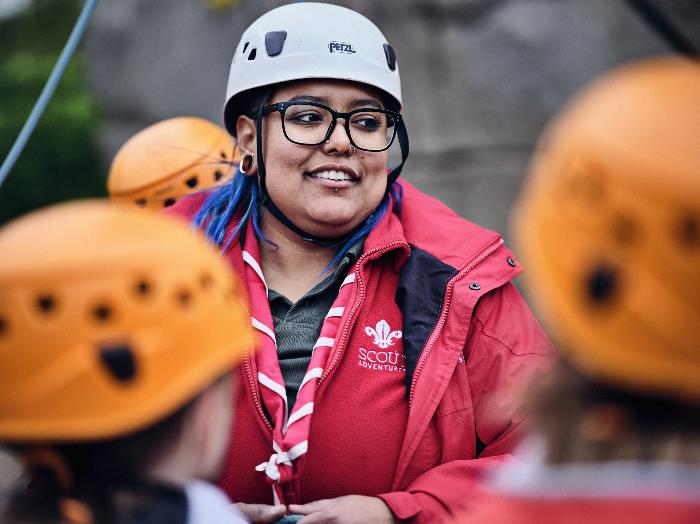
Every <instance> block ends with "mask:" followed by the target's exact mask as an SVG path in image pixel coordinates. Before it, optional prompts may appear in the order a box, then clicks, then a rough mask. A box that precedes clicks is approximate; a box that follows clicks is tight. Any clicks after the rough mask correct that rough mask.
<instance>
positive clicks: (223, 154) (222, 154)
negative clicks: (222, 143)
mask: <svg viewBox="0 0 700 524" xmlns="http://www.w3.org/2000/svg"><path fill="white" fill-rule="evenodd" d="M219 155H220V156H221V158H223V159H224V160H228V156H227V155H226V151H221V152H220V153H219Z"/></svg>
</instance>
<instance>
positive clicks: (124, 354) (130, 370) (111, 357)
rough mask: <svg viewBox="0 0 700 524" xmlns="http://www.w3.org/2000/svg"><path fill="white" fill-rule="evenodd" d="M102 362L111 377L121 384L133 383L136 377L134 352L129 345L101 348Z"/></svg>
mask: <svg viewBox="0 0 700 524" xmlns="http://www.w3.org/2000/svg"><path fill="white" fill-rule="evenodd" d="M100 361H101V362H102V365H103V366H104V367H105V369H106V370H107V371H109V373H110V375H112V376H113V377H114V378H115V379H117V380H118V381H119V382H131V381H132V380H133V379H134V377H135V376H136V361H135V359H134V351H133V349H131V346H130V345H129V344H112V345H105V346H102V347H100Z"/></svg>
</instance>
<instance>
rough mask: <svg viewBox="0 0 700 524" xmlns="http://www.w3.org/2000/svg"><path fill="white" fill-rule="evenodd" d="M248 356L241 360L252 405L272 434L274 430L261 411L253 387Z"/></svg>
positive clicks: (258, 399)
mask: <svg viewBox="0 0 700 524" xmlns="http://www.w3.org/2000/svg"><path fill="white" fill-rule="evenodd" d="M250 358H251V356H250V355H247V356H246V357H245V359H244V360H243V365H244V366H245V369H246V376H247V377H248V387H249V388H250V392H251V393H252V395H253V404H254V405H255V409H256V410H257V411H258V415H260V418H261V419H262V420H263V422H265V425H266V426H267V427H268V429H269V430H270V431H271V432H272V431H274V428H273V427H272V424H270V421H269V420H267V417H266V416H265V412H264V411H263V408H262V403H261V402H260V397H259V396H258V390H257V388H256V387H255V386H256V385H257V384H256V382H257V381H256V380H255V377H253V371H252V370H251V369H250Z"/></svg>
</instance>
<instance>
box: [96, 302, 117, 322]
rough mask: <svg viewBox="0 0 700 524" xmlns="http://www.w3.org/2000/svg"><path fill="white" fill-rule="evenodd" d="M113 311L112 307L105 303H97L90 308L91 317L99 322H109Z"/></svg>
mask: <svg viewBox="0 0 700 524" xmlns="http://www.w3.org/2000/svg"><path fill="white" fill-rule="evenodd" d="M113 313H114V312H113V311H112V308H111V307H109V306H108V305H107V304H98V305H96V306H95V307H94V308H92V317H93V318H94V319H95V320H96V321H97V322H99V323H105V322H109V320H110V319H111V318H112V315H113Z"/></svg>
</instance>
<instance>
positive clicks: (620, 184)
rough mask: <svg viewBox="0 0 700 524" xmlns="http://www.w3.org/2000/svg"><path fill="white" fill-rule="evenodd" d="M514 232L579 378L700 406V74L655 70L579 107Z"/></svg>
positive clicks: (537, 169) (594, 90)
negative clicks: (601, 381)
mask: <svg viewBox="0 0 700 524" xmlns="http://www.w3.org/2000/svg"><path fill="white" fill-rule="evenodd" d="M512 225H513V228H514V231H515V234H516V241H518V243H519V247H520V250H521V254H522V258H523V261H524V262H525V263H526V265H527V266H528V267H529V271H528V273H529V274H528V276H527V277H526V278H527V284H528V287H529V290H530V291H531V295H532V297H533V299H534V302H535V305H536V306H538V309H539V312H540V313H541V315H542V318H543V320H544V322H545V323H546V324H547V325H548V327H549V328H550V330H551V332H552V334H553V336H554V337H555V338H556V339H557V340H558V342H559V343H560V346H561V350H562V351H563V353H564V354H565V356H566V357H568V359H569V360H570V361H572V363H573V364H574V365H575V366H576V367H577V368H578V369H580V370H581V371H582V372H584V373H586V374H588V375H590V376H593V377H596V378H598V379H601V380H603V381H607V382H609V383H612V384H615V385H619V386H622V387H626V388H630V389H632V390H635V391H644V392H651V393H654V392H658V393H661V394H666V395H668V396H672V397H676V398H682V399H689V400H691V401H699V400H700V64H698V63H697V62H694V61H691V60H686V59H682V58H657V59H654V60H648V61H644V62H641V63H637V64H634V65H630V66H627V67H623V68H621V69H618V70H616V71H614V72H612V73H610V74H608V75H605V76H604V77H603V78H602V79H600V80H599V81H597V82H595V83H594V84H593V85H592V86H591V87H590V88H588V89H587V90H585V91H584V92H583V93H582V94H581V95H580V96H578V97H576V98H575V99H574V101H573V102H572V103H571V104H570V105H569V106H568V107H567V108H566V109H565V110H564V111H563V113H562V114H561V115H560V116H559V117H558V118H557V119H556V120H555V121H554V123H553V124H552V125H551V126H550V128H549V130H548V131H547V132H546V134H545V135H544V137H543V139H542V142H541V144H540V147H539V150H538V152H537V153H536V155H535V157H534V161H533V163H532V166H531V173H530V177H529V179H528V180H527V183H526V185H525V188H524V191H523V193H522V195H521V197H520V201H519V203H518V205H517V208H516V211H515V212H514V214H513V220H512Z"/></svg>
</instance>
